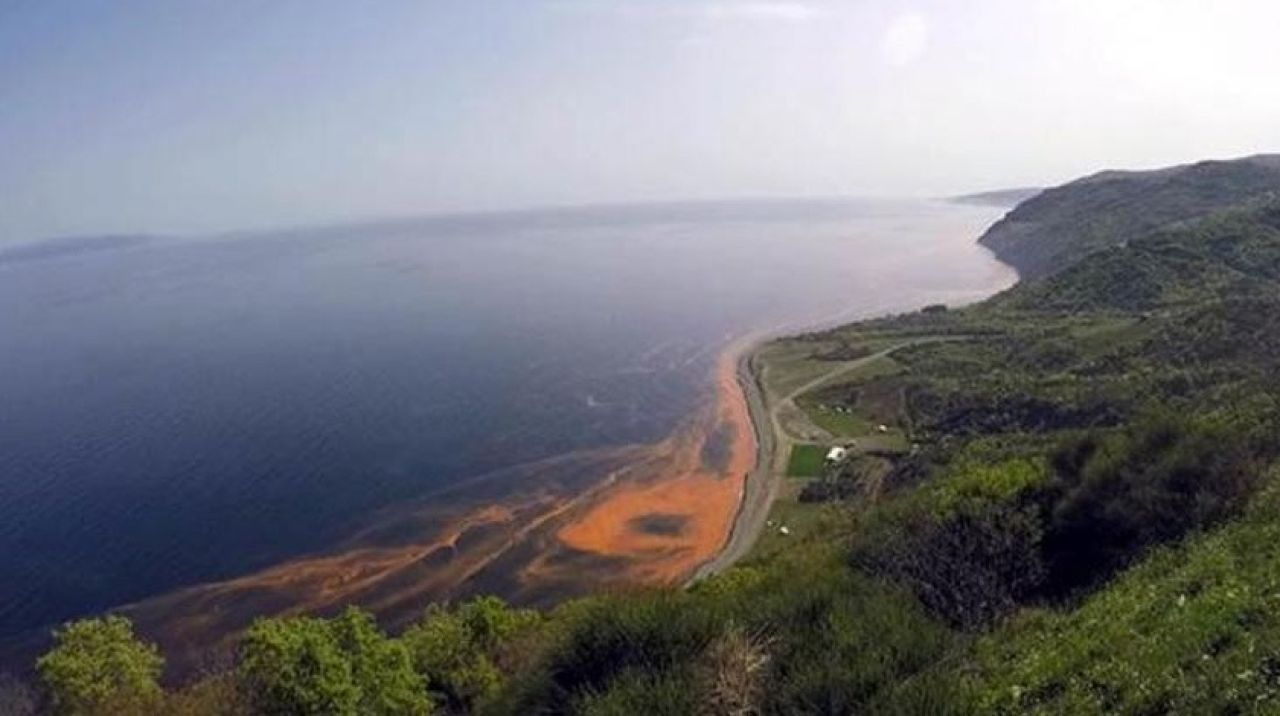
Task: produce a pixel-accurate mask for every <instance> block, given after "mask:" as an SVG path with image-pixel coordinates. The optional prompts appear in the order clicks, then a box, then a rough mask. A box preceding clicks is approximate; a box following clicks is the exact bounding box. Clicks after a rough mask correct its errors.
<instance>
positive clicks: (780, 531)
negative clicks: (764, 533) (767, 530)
mask: <svg viewBox="0 0 1280 716" xmlns="http://www.w3.org/2000/svg"><path fill="white" fill-rule="evenodd" d="M778 534H780V535H782V536H783V537H786V536H787V535H789V534H791V530H789V529H787V526H786V525H783V526H781V527H779V528H778Z"/></svg>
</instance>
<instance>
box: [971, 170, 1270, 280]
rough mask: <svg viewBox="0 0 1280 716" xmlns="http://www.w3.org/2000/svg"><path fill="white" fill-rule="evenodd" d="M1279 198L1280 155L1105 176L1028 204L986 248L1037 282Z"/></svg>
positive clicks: (990, 235)
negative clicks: (1207, 218)
mask: <svg viewBox="0 0 1280 716" xmlns="http://www.w3.org/2000/svg"><path fill="white" fill-rule="evenodd" d="M1277 192H1280V156H1278V155H1259V156H1255V157H1248V158H1245V159H1238V160H1232V161H1206V162H1200V163H1197V164H1190V165H1186V166H1180V167H1172V168H1169V169H1161V170H1158V171H1149V172H1117V171H1109V172H1102V173H1100V174H1095V175H1093V176H1090V177H1086V178H1084V179H1079V180H1077V181H1073V182H1071V183H1069V184H1065V185H1063V186H1060V187H1057V188H1054V189H1048V190H1046V191H1044V192H1042V193H1040V194H1038V195H1036V196H1034V197H1032V198H1030V199H1028V200H1026V201H1024V202H1023V203H1021V204H1019V205H1018V206H1017V208H1015V209H1014V210H1013V211H1011V212H1009V214H1008V215H1007V216H1005V217H1004V218H1003V219H1001V220H1000V221H999V222H997V223H996V224H994V225H993V226H992V227H991V228H990V229H988V230H987V232H986V233H985V234H984V235H983V236H982V238H981V239H980V243H982V244H983V245H984V246H986V247H988V248H990V249H991V250H992V251H994V252H995V254H996V256H998V257H1000V259H1001V260H1002V261H1004V262H1006V263H1008V264H1010V265H1012V266H1013V267H1014V268H1016V269H1017V270H1018V272H1019V273H1020V274H1021V275H1022V277H1023V278H1038V277H1040V276H1044V275H1047V274H1051V273H1054V272H1056V271H1060V270H1062V269H1064V268H1066V267H1067V266H1070V265H1072V264H1073V263H1075V262H1076V261H1078V260H1079V259H1081V258H1083V257H1084V256H1086V255H1088V254H1089V253H1092V252H1093V251H1097V250H1099V249H1104V248H1108V247H1112V246H1117V245H1121V244H1123V243H1125V242H1128V241H1132V240H1134V239H1137V238H1140V237H1142V236H1145V235H1147V234H1149V233H1151V232H1153V231H1155V230H1157V229H1160V228H1164V227H1168V226H1170V225H1173V224H1176V223H1179V222H1183V221H1187V220H1191V219H1196V218H1198V217H1201V216H1203V215H1205V214H1206V213H1209V212H1212V211H1216V210H1219V209H1224V208H1227V207H1230V206H1235V205H1238V204H1241V203H1244V202H1247V201H1249V200H1253V199H1258V198H1263V197H1267V196H1269V195H1274V194H1276V193H1277Z"/></svg>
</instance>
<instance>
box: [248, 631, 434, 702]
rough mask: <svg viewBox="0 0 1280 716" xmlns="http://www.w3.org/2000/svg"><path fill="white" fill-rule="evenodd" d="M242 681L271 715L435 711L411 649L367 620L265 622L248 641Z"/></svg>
mask: <svg viewBox="0 0 1280 716" xmlns="http://www.w3.org/2000/svg"><path fill="white" fill-rule="evenodd" d="M239 670H240V674H241V677H242V679H243V680H244V683H245V686H246V688H247V690H248V692H249V694H250V698H251V699H252V701H253V703H254V706H255V707H256V708H257V709H258V710H260V711H263V712H266V713H271V714H297V715H298V716H304V715H310V714H334V715H343V714H352V715H354V714H361V715H363V714H388V715H390V714H426V713H429V712H430V711H431V710H432V704H431V701H430V699H429V698H428V697H427V694H426V690H425V688H424V687H423V684H422V682H421V680H419V679H418V677H417V675H416V674H415V673H414V671H413V669H412V662H411V661H410V658H409V652H408V650H406V649H405V647H404V646H403V645H402V644H400V643H398V642H396V641H393V640H389V639H387V637H386V636H385V635H384V634H382V632H380V631H379V630H378V629H377V626H376V625H375V624H374V622H373V618H372V617H370V616H369V615H368V614H366V613H364V612H362V611H360V610H358V609H355V608H350V609H348V610H347V611H346V612H344V613H343V614H342V615H341V616H339V617H337V618H335V619H332V620H324V619H317V618H313V617H290V618H285V619H261V620H259V621H258V622H257V623H255V624H254V625H253V627H252V628H250V629H249V632H248V633H247V634H246V635H245V638H244V641H243V643H242V645H241V651H240V669H239Z"/></svg>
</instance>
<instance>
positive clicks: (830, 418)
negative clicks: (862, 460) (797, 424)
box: [797, 400, 875, 437]
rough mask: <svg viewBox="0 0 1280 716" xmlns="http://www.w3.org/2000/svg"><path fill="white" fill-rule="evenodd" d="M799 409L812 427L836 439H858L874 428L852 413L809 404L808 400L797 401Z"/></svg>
mask: <svg viewBox="0 0 1280 716" xmlns="http://www.w3.org/2000/svg"><path fill="white" fill-rule="evenodd" d="M797 402H798V403H799V404H800V409H801V410H803V411H804V413H805V415H807V416H809V420H811V421H812V422H813V424H814V425H817V426H818V427H820V428H822V429H823V430H826V431H827V432H829V433H831V434H832V435H835V436H836V437H860V436H862V435H869V434H871V433H872V432H873V431H874V430H875V426H873V425H872V424H871V421H870V420H868V419H866V418H865V417H863V416H861V415H858V414H857V413H853V412H840V411H838V410H836V409H835V408H833V407H830V406H827V405H822V404H819V403H815V402H811V401H810V400H801V401H797Z"/></svg>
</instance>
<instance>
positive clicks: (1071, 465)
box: [1039, 416, 1261, 596]
mask: <svg viewBox="0 0 1280 716" xmlns="http://www.w3.org/2000/svg"><path fill="white" fill-rule="evenodd" d="M1052 464H1053V480H1052V482H1051V484H1049V485H1048V486H1047V488H1046V489H1045V490H1044V491H1043V493H1042V494H1041V495H1040V496H1039V501H1040V503H1041V505H1042V506H1043V509H1044V511H1045V522H1046V526H1045V540H1044V552H1045V559H1046V562H1047V564H1048V566H1049V584H1048V585H1047V592H1048V593H1049V594H1051V595H1056V596H1062V595H1066V594H1069V593H1071V592H1072V591H1075V590H1077V589H1081V588H1087V587H1089V586H1092V585H1094V584H1096V583H1098V582H1099V581H1101V580H1103V579H1105V578H1106V577H1108V576H1110V575H1111V574H1112V573H1113V572H1114V571H1115V570H1116V569H1119V568H1120V567H1123V566H1124V565H1126V564H1128V563H1129V562H1130V561H1131V560H1132V559H1133V558H1134V557H1136V556H1137V555H1139V554H1141V553H1142V552H1143V551H1144V550H1145V549H1146V548H1148V547H1150V546H1152V545H1156V544H1162V543H1164V542H1168V541H1170V540H1173V539H1177V538H1179V537H1182V536H1183V535H1184V534H1186V533H1187V532H1189V531H1191V530H1195V529H1202V528H1205V527H1209V526H1212V525H1214V524H1217V523H1218V522H1220V521H1221V520H1222V519H1224V518H1225V517H1227V516H1229V515H1231V514H1232V513H1234V512H1235V511H1237V510H1238V509H1239V508H1240V507H1241V506H1242V505H1243V503H1244V501H1245V499H1246V498H1247V497H1248V495H1249V493H1250V492H1251V491H1252V489H1253V487H1254V486H1255V484H1256V479H1257V476H1258V474H1259V472H1260V469H1261V465H1260V464H1259V463H1258V461H1257V460H1256V459H1254V457H1253V456H1252V453H1251V452H1250V450H1249V449H1248V445H1247V444H1246V443H1245V441H1244V440H1243V439H1242V438H1241V437H1239V436H1238V435H1237V434H1235V433H1234V432H1233V431H1231V430H1230V429H1227V428H1225V427H1218V426H1202V425H1197V424H1195V423H1192V422H1189V421H1187V420H1185V419H1178V418H1174V417H1172V416H1162V417H1155V418H1149V419H1146V420H1144V421H1141V422H1139V423H1138V424H1137V425H1135V426H1133V427H1131V428H1129V429H1126V430H1123V431H1119V432H1114V433H1110V434H1104V433H1092V434H1089V435H1086V436H1084V437H1081V438H1078V439H1075V440H1071V441H1069V442H1067V443H1066V444H1065V445H1063V446H1061V447H1060V448H1059V449H1058V450H1057V451H1056V452H1055V453H1054V455H1053V458H1052Z"/></svg>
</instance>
